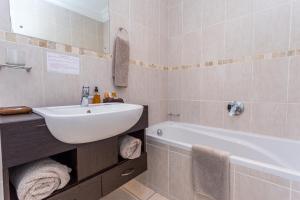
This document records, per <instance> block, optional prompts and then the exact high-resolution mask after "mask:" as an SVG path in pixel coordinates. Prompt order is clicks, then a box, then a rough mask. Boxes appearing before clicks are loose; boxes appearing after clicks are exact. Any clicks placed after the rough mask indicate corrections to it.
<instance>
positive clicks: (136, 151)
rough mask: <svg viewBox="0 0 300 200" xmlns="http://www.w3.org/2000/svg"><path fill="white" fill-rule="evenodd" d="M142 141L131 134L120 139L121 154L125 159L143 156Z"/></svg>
mask: <svg viewBox="0 0 300 200" xmlns="http://www.w3.org/2000/svg"><path fill="white" fill-rule="evenodd" d="M141 151H142V141H141V140H140V139H138V138H134V137H131V136H128V135H127V136H124V137H123V138H121V139H120V155H121V156H122V158H125V159H136V158H138V157H140V156H141Z"/></svg>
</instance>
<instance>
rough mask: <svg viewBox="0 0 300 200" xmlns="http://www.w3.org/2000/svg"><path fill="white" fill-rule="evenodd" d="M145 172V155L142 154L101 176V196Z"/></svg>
mask: <svg viewBox="0 0 300 200" xmlns="http://www.w3.org/2000/svg"><path fill="white" fill-rule="evenodd" d="M146 170H147V154H146V153H144V154H143V155H142V156H141V157H140V158H138V159H135V160H128V161H126V162H124V163H123V164H121V165H119V166H117V167H115V168H113V169H111V170H109V171H107V172H105V173H104V174H102V193H103V196H104V195H107V194H109V193H110V192H112V191H113V190H115V189H117V188H118V187H120V186H121V185H123V184H124V183H126V182H128V181H129V180H131V179H133V178H134V177H136V176H137V175H139V174H141V173H142V172H144V171H146Z"/></svg>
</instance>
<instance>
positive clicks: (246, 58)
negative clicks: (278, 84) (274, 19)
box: [168, 49, 300, 71]
mask: <svg viewBox="0 0 300 200" xmlns="http://www.w3.org/2000/svg"><path fill="white" fill-rule="evenodd" d="M293 56H300V49H289V50H287V51H280V52H272V53H265V54H256V55H253V56H243V57H240V58H236V59H231V58H228V59H218V60H210V61H205V62H203V63H198V64H194V65H180V66H169V67H168V70H169V71H176V70H185V69H190V68H200V67H215V66H222V65H228V64H241V63H247V62H253V61H260V60H271V59H278V58H284V57H293Z"/></svg>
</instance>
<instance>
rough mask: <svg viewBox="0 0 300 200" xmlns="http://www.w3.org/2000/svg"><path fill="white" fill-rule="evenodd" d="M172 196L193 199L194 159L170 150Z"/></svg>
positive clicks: (187, 199) (186, 199)
mask: <svg viewBox="0 0 300 200" xmlns="http://www.w3.org/2000/svg"><path fill="white" fill-rule="evenodd" d="M169 155H170V196H173V197H175V198H176V199H185V200H192V199H193V195H194V194H193V185H192V170H191V169H192V165H191V164H192V159H191V157H189V156H183V155H181V154H177V153H173V152H170V153H169Z"/></svg>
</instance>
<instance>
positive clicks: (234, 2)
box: [226, 0, 253, 19]
mask: <svg viewBox="0 0 300 200" xmlns="http://www.w3.org/2000/svg"><path fill="white" fill-rule="evenodd" d="M226 8H227V18H229V19H231V18H235V17H240V16H243V15H247V14H249V13H251V12H252V11H253V0H244V1H240V0H227V6H226Z"/></svg>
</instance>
